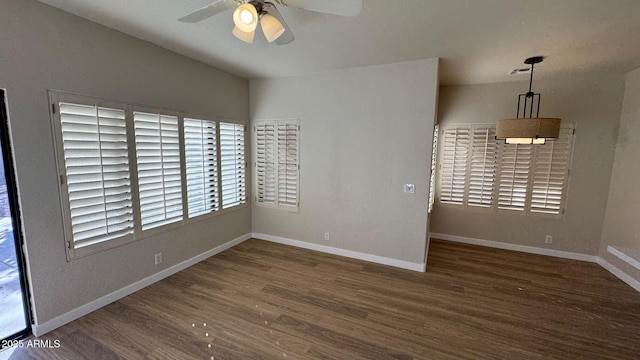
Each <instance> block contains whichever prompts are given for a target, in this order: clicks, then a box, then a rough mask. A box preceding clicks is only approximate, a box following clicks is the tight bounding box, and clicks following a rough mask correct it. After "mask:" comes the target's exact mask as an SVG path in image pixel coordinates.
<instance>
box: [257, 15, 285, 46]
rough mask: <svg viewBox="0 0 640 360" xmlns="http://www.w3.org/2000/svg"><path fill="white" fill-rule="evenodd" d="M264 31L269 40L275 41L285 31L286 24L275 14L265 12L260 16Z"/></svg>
mask: <svg viewBox="0 0 640 360" xmlns="http://www.w3.org/2000/svg"><path fill="white" fill-rule="evenodd" d="M260 25H261V26H262V32H263V33H264V37H265V38H267V41H268V42H273V41H275V40H276V39H278V38H279V37H280V35H282V34H283V33H284V30H285V29H284V25H282V23H281V22H280V20H278V19H277V18H276V17H275V16H273V15H271V14H267V13H265V14H264V15H262V17H261V18H260Z"/></svg>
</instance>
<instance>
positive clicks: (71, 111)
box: [56, 101, 134, 255]
mask: <svg viewBox="0 0 640 360" xmlns="http://www.w3.org/2000/svg"><path fill="white" fill-rule="evenodd" d="M57 115H58V120H59V121H58V122H56V124H57V125H58V126H59V130H60V131H59V132H58V134H57V135H58V136H61V138H58V141H57V143H58V145H62V149H61V150H62V153H63V154H64V156H63V161H62V162H61V164H59V165H61V166H62V169H60V173H61V177H60V180H61V181H60V183H61V187H62V188H64V189H63V192H62V195H63V198H64V200H66V201H63V206H65V207H66V208H67V211H65V212H64V213H65V222H66V223H67V225H66V226H65V228H66V229H67V231H69V230H70V234H67V248H68V249H69V250H70V252H71V253H72V254H74V255H81V254H83V253H84V249H85V248H86V247H88V246H89V245H94V246H96V245H100V244H101V243H103V242H106V241H108V240H112V239H115V238H121V239H124V240H132V239H133V233H134V221H133V205H132V196H131V179H130V176H129V155H128V145H127V128H126V120H125V111H124V109H118V108H112V107H106V106H99V105H97V104H80V103H70V102H64V101H60V102H58V112H57ZM58 126H56V127H58ZM62 174H64V175H62Z"/></svg>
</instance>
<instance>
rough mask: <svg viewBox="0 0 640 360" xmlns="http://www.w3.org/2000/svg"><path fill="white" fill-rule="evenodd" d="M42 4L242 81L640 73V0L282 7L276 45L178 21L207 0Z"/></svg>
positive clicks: (379, 0) (221, 23) (217, 25)
mask: <svg viewBox="0 0 640 360" xmlns="http://www.w3.org/2000/svg"><path fill="white" fill-rule="evenodd" d="M40 1H41V2H43V3H46V4H49V5H52V6H55V7H58V8H60V9H63V10H65V11H68V12H70V13H73V14H76V15H78V16H81V17H84V18H87V19H89V20H92V21H94V22H97V23H100V24H102V25H105V26H108V27H110V28H113V29H116V30H119V31H121V32H124V33H126V34H130V35H132V36H134V37H137V38H140V39H143V40H146V41H149V42H151V43H154V44H157V45H159V46H162V47H164V48H167V49H170V50H173V51H175V52H178V53H180V54H183V55H185V56H188V57H191V58H193V59H196V60H199V61H202V62H204V63H207V64H210V65H213V66H215V67H217V68H220V69H223V70H226V71H228V72H230V73H233V74H236V75H239V76H241V77H244V78H247V79H253V78H263V77H281V76H291V75H300V74H306V73H313V72H322V71H329V70H336V69H342V68H349V67H356V66H366V65H376V64H385V63H393V62H401V61H407V60H416V59H423V58H433V57H440V58H441V61H442V62H441V82H442V83H444V84H473V83H487V82H500V81H512V80H523V79H526V78H527V75H509V74H508V73H509V71H510V70H512V69H514V68H517V67H522V66H524V65H523V64H522V62H523V60H524V59H525V58H527V57H529V56H533V55H543V56H546V57H547V59H546V60H545V62H544V63H543V64H541V66H540V71H539V72H538V71H536V73H537V74H540V76H542V77H547V76H554V75H556V74H561V73H567V72H574V71H576V72H582V71H614V72H620V73H623V72H627V71H630V70H633V69H635V68H638V67H640V38H639V35H640V0H364V5H363V9H362V12H361V13H360V15H358V16H357V17H355V18H348V17H340V16H335V15H327V14H321V13H315V12H310V11H304V10H300V9H295V8H282V7H279V8H280V11H281V13H282V15H283V17H284V19H285V20H286V22H287V24H288V25H289V27H290V28H291V30H292V31H293V33H294V34H295V36H296V40H295V41H293V42H292V43H291V44H288V45H282V46H277V45H275V44H268V43H267V42H266V40H265V39H264V36H263V35H262V33H261V32H260V31H257V32H256V39H255V41H254V43H253V44H252V45H249V44H245V43H243V42H241V41H240V40H237V39H236V38H235V37H234V36H233V35H232V34H231V29H232V27H233V24H232V19H231V11H229V12H225V13H222V14H219V15H216V16H214V17H212V18H209V19H207V20H205V21H202V22H200V23H197V24H185V23H181V22H178V21H177V20H176V19H178V18H180V17H183V16H185V15H187V14H189V13H191V12H192V11H195V10H197V9H199V8H201V7H203V6H206V5H208V4H210V3H211V2H212V1H213V0H106V1H105V0H40ZM317 1H324V0H317ZM285 2H286V0H285Z"/></svg>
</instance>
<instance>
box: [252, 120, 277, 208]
mask: <svg viewBox="0 0 640 360" xmlns="http://www.w3.org/2000/svg"><path fill="white" fill-rule="evenodd" d="M254 132H255V134H254V141H255V143H254V153H255V155H254V156H255V176H256V189H255V193H256V194H255V195H256V201H257V203H261V204H265V205H266V204H270V205H275V203H276V126H275V124H274V122H264V123H256V124H255V125H254Z"/></svg>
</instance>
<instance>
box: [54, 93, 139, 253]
mask: <svg viewBox="0 0 640 360" xmlns="http://www.w3.org/2000/svg"><path fill="white" fill-rule="evenodd" d="M49 102H50V103H51V104H54V105H53V106H54V107H53V109H55V110H54V111H53V116H52V117H51V120H52V126H53V130H54V131H53V137H54V139H53V140H54V154H55V158H56V169H57V173H58V189H59V196H60V203H61V204H60V205H61V209H62V220H63V231H64V244H65V249H66V253H67V260H72V259H75V258H80V257H83V256H86V255H90V254H94V253H97V252H101V251H104V250H107V249H111V248H114V247H118V246H122V245H125V244H128V243H131V242H134V241H136V240H137V239H138V237H137V236H136V235H137V231H136V224H137V222H136V211H135V201H136V198H137V193H135V190H134V187H136V188H137V177H134V172H133V169H132V161H131V150H132V149H131V142H130V141H129V137H130V136H131V133H130V128H129V123H128V121H127V113H128V109H127V106H126V105H124V104H122V103H118V102H114V101H110V100H104V99H99V98H88V97H85V96H78V95H73V94H67V93H61V92H49ZM61 102H63V103H64V102H66V103H72V104H77V105H86V106H97V107H106V108H112V109H118V110H123V111H124V112H125V121H126V124H125V126H126V131H127V135H126V136H127V151H128V154H129V158H128V165H129V180H130V182H131V184H130V186H131V202H132V206H133V209H134V210H133V224H134V228H133V234H128V235H126V236H120V237H116V238H112V239H109V240H105V241H101V242H98V243H95V244H90V245H87V246H85V247H79V248H78V247H76V246H75V242H74V236H73V226H72V221H71V217H72V216H71V203H70V200H69V191H68V184H67V180H66V179H67V170H66V163H65V152H64V141H63V135H62V121H61V113H60V106H59V104H60V103H61Z"/></svg>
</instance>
